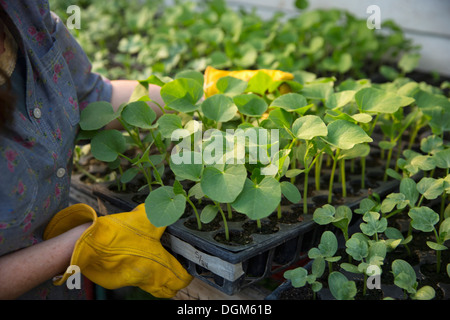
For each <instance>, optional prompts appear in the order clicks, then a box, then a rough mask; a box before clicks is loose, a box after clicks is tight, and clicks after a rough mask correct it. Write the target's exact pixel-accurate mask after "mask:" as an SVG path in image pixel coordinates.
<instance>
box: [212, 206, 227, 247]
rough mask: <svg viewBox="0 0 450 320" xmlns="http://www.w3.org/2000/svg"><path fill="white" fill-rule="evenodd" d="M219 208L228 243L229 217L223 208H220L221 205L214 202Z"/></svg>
mask: <svg viewBox="0 0 450 320" xmlns="http://www.w3.org/2000/svg"><path fill="white" fill-rule="evenodd" d="M214 203H215V204H216V206H217V208H219V212H220V214H221V215H222V219H223V227H224V229H225V239H226V240H227V241H230V232H229V231H228V223H227V217H226V216H225V213H223V210H222V208H221V207H220V204H219V203H217V202H214Z"/></svg>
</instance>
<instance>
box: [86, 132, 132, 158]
mask: <svg viewBox="0 0 450 320" xmlns="http://www.w3.org/2000/svg"><path fill="white" fill-rule="evenodd" d="M126 148H127V145H126V142H125V138H124V136H123V135H122V133H121V132H119V131H117V130H104V131H100V132H99V133H98V134H97V135H95V136H94V138H92V140H91V152H92V155H93V156H94V157H95V158H96V159H98V160H100V161H105V162H112V161H114V160H116V159H117V157H118V156H119V154H120V153H123V152H125V150H126Z"/></svg>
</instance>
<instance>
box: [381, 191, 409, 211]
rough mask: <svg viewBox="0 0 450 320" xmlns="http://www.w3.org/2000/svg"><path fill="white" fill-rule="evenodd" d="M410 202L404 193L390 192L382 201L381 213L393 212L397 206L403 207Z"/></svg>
mask: <svg viewBox="0 0 450 320" xmlns="http://www.w3.org/2000/svg"><path fill="white" fill-rule="evenodd" d="M408 203H409V202H408V200H406V196H405V195H404V194H403V193H390V194H388V195H387V196H386V198H385V199H384V200H383V202H382V203H381V213H387V212H391V211H392V210H393V209H394V207H395V206H397V209H403V208H405V207H406V206H407V205H408Z"/></svg>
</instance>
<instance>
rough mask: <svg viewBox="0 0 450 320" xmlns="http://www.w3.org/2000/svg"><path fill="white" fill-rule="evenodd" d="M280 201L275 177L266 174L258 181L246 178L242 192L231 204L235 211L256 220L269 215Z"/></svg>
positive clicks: (278, 187)
mask: <svg viewBox="0 0 450 320" xmlns="http://www.w3.org/2000/svg"><path fill="white" fill-rule="evenodd" d="M280 201H281V187H280V183H279V182H278V181H277V180H276V179H275V178H273V177H269V176H267V177H265V178H264V179H263V180H262V181H261V182H260V183H255V182H253V181H251V180H250V179H246V180H245V185H244V188H243V190H242V193H241V194H239V196H238V197H237V198H236V200H235V201H234V202H233V203H232V206H233V208H234V209H235V210H236V211H238V212H240V213H244V214H245V215H247V216H248V217H249V218H250V219H252V220H256V219H262V218H265V217H267V216H269V215H270V214H271V213H272V212H274V211H275V209H276V208H277V206H278V204H279V203H280Z"/></svg>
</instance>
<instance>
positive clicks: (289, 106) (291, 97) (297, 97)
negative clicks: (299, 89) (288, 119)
mask: <svg viewBox="0 0 450 320" xmlns="http://www.w3.org/2000/svg"><path fill="white" fill-rule="evenodd" d="M270 107H278V108H282V109H284V110H286V111H298V112H300V113H301V114H303V113H304V112H306V110H307V109H309V108H310V106H307V102H306V99H305V97H304V96H302V95H301V94H298V93H292V92H291V93H286V94H283V95H281V96H279V97H278V98H276V99H275V100H273V101H272V103H271V104H270ZM304 109H306V110H304Z"/></svg>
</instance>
